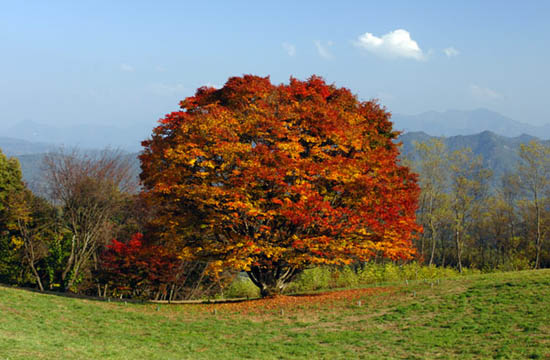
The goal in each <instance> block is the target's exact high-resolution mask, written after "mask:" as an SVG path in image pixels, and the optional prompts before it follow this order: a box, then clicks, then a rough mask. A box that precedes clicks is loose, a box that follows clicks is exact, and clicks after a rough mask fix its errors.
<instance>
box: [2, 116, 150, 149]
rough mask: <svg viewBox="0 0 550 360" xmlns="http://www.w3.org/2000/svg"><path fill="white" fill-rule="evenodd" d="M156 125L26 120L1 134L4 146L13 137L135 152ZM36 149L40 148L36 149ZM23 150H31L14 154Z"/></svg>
mask: <svg viewBox="0 0 550 360" xmlns="http://www.w3.org/2000/svg"><path fill="white" fill-rule="evenodd" d="M153 126H154V124H136V125H134V126H131V127H126V128H122V127H116V126H104V125H72V126H66V127H55V126H50V125H44V124H39V123H36V122H33V121H24V122H20V123H18V124H16V125H15V126H13V127H10V128H7V129H4V130H3V131H2V132H0V136H3V138H0V147H2V148H3V145H4V146H6V143H3V142H1V139H5V138H11V139H14V140H20V141H26V142H31V143H44V144H55V145H56V146H57V147H58V146H60V145H63V146H66V147H75V146H76V147H79V148H87V149H98V148H105V147H111V148H120V149H123V150H126V151H131V152H135V151H139V150H140V148H141V141H143V140H145V139H146V138H148V137H149V136H150V134H151V131H152V129H153ZM8 145H9V144H8ZM13 146H14V144H12V145H10V146H8V147H7V150H6V151H5V152H6V153H8V152H9V151H11V150H9V149H11V147H13ZM20 146H21V145H20ZM36 152H38V151H35V152H34V153H36ZM23 153H26V154H29V153H30V152H16V151H14V152H13V154H14V155H20V154H23Z"/></svg>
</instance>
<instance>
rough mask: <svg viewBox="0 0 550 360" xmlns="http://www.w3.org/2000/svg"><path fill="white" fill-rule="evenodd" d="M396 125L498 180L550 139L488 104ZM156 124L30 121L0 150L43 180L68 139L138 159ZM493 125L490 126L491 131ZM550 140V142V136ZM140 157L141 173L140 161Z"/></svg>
mask: <svg viewBox="0 0 550 360" xmlns="http://www.w3.org/2000/svg"><path fill="white" fill-rule="evenodd" d="M392 121H394V128H395V129H397V130H402V131H404V133H403V134H402V135H401V136H400V138H399V141H401V142H402V144H403V147H402V149H401V152H402V153H403V154H404V155H405V156H408V157H411V156H414V146H413V144H414V142H415V141H417V142H423V141H427V140H429V139H430V138H432V137H434V136H443V137H442V139H443V141H444V142H445V144H446V145H447V147H448V149H449V150H450V151H454V150H457V149H460V148H464V147H469V148H471V149H472V151H473V153H474V154H475V155H481V156H483V159H484V162H485V165H486V166H487V167H488V168H490V169H492V170H493V173H494V182H496V181H498V178H499V177H500V175H502V174H503V173H504V172H506V171H514V169H515V167H516V164H517V161H518V159H519V157H518V149H519V146H520V144H522V143H527V142H529V141H530V140H534V139H537V138H538V139H550V125H545V126H533V125H528V124H524V123H521V122H518V121H515V120H512V119H510V118H508V117H505V116H503V115H501V114H498V113H495V112H492V111H489V110H487V109H477V110H473V111H458V110H449V111H445V112H435V111H430V112H426V113H423V114H420V115H412V116H410V115H399V114H397V115H394V116H393V117H392ZM152 128H153V126H146V125H136V126H134V127H132V128H128V129H122V128H116V127H108V126H92V125H78V126H72V127H66V128H56V127H52V126H46V125H41V124H37V123H34V122H25V123H21V124H18V125H16V126H14V127H12V128H9V129H7V130H4V132H3V133H2V132H1V131H2V130H0V149H2V151H3V152H4V153H5V154H7V155H9V156H17V157H18V158H19V160H20V162H21V167H22V170H23V175H24V178H25V180H26V181H27V182H28V183H29V184H37V183H40V181H41V180H40V179H41V176H40V163H41V158H42V156H43V155H42V154H43V153H45V152H48V151H50V150H51V149H55V148H57V147H59V146H60V144H63V145H64V146H66V147H73V146H78V147H80V148H82V149H100V148H104V147H107V146H110V147H112V148H120V149H122V150H125V151H127V152H128V153H129V155H128V156H131V157H133V158H134V159H136V157H137V152H139V151H140V150H141V145H140V143H141V141H142V140H144V139H146V138H147V137H149V136H150V134H151V131H152ZM488 130H490V131H488ZM546 142H547V143H549V144H550V142H548V141H546ZM135 161H136V163H135V164H136V166H135V171H136V176H137V174H138V173H139V164H138V162H137V159H136V160H135Z"/></svg>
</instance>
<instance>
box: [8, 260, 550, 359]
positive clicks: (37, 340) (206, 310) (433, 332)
mask: <svg viewBox="0 0 550 360" xmlns="http://www.w3.org/2000/svg"><path fill="white" fill-rule="evenodd" d="M549 289H550V270H537V271H523V272H511V273H494V274H487V275H481V276H480V275H476V276H467V277H466V276H465V277H461V278H455V279H443V280H441V281H440V282H439V281H434V282H432V283H426V282H421V281H416V282H415V281H411V282H409V284H404V283H399V284H396V283H393V284H387V285H385V286H384V287H377V288H367V289H363V290H347V291H343V292H334V293H325V294H318V295H313V296H306V297H293V296H284V297H279V298H275V299H264V300H251V301H247V302H243V303H227V304H200V305H197V304H195V305H156V304H132V303H128V304H126V303H124V302H106V301H97V300H86V299H76V298H67V297H63V296H56V295H46V294H40V293H36V292H29V291H25V290H17V289H12V288H5V287H0V313H1V314H2V316H1V317H0V354H1V355H2V357H3V358H6V359H7V358H9V359H40V358H42V359H51V358H59V357H60V356H61V357H62V358H63V359H99V358H101V359H190V358H192V359H214V358H215V359H237V358H239V359H281V358H282V359H289V358H293V359H318V358H326V359H328V358H330V359H351V358H355V359H357V358H364V359H380V358H396V359H397V358H399V359H401V358H412V359H420V358H507V359H525V358H545V357H548V356H549V355H550V342H549V339H550V327H549V326H548V324H550V312H549V311H548V303H547V299H548V298H549V297H550V290H549ZM359 301H360V302H359Z"/></svg>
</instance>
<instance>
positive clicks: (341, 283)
mask: <svg viewBox="0 0 550 360" xmlns="http://www.w3.org/2000/svg"><path fill="white" fill-rule="evenodd" d="M477 273H480V271H479V270H470V269H464V271H463V273H462V275H472V274H477ZM460 275H461V274H460V273H459V272H458V271H457V270H455V269H452V268H442V267H436V266H434V265H432V266H422V265H420V264H418V263H417V262H411V263H408V264H402V265H399V264H395V263H392V262H388V263H367V264H363V265H362V266H355V267H352V266H342V267H326V266H323V267H316V268H311V269H307V270H305V271H304V272H302V273H301V274H300V275H299V276H298V277H297V279H296V280H295V281H294V282H292V283H291V284H289V286H288V287H287V289H286V292H287V293H301V292H311V291H316V290H323V289H335V288H344V287H345V288H353V287H359V286H367V285H372V284H380V283H385V282H395V281H405V280H429V279H441V278H449V277H457V276H460Z"/></svg>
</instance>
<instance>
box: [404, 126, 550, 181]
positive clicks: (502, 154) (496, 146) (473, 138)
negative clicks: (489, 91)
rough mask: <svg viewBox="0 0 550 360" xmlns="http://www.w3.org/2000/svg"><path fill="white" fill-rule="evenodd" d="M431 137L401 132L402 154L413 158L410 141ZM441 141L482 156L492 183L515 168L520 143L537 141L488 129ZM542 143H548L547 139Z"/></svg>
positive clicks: (451, 149) (453, 148)
mask: <svg viewBox="0 0 550 360" xmlns="http://www.w3.org/2000/svg"><path fill="white" fill-rule="evenodd" d="M432 138H435V137H434V136H430V135H428V134H426V133H424V132H410V133H405V134H403V135H401V136H400V137H399V141H401V142H402V143H403V147H402V153H403V154H404V155H405V156H407V157H409V158H413V159H414V143H415V142H426V141H429V140H430V139H432ZM440 139H441V140H443V142H444V143H445V145H446V146H447V149H448V150H449V151H451V152H452V151H455V150H459V149H463V148H467V147H468V148H470V149H472V152H473V153H474V154H475V155H476V156H477V155H481V156H482V157H483V162H484V164H485V166H486V167H487V168H489V169H491V170H492V171H493V183H496V182H498V179H499V178H500V176H501V175H502V174H504V173H505V172H513V171H515V170H516V166H517V162H518V161H519V155H518V154H519V153H518V151H519V148H520V145H521V144H525V143H528V142H529V141H531V140H538V139H537V138H535V137H533V136H529V135H521V136H517V137H513V138H510V137H506V136H500V135H497V134H495V133H493V132H491V131H484V132H482V133H479V134H475V135H459V136H451V137H447V138H440ZM544 143H546V144H548V145H550V141H548V140H546V141H544Z"/></svg>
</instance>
